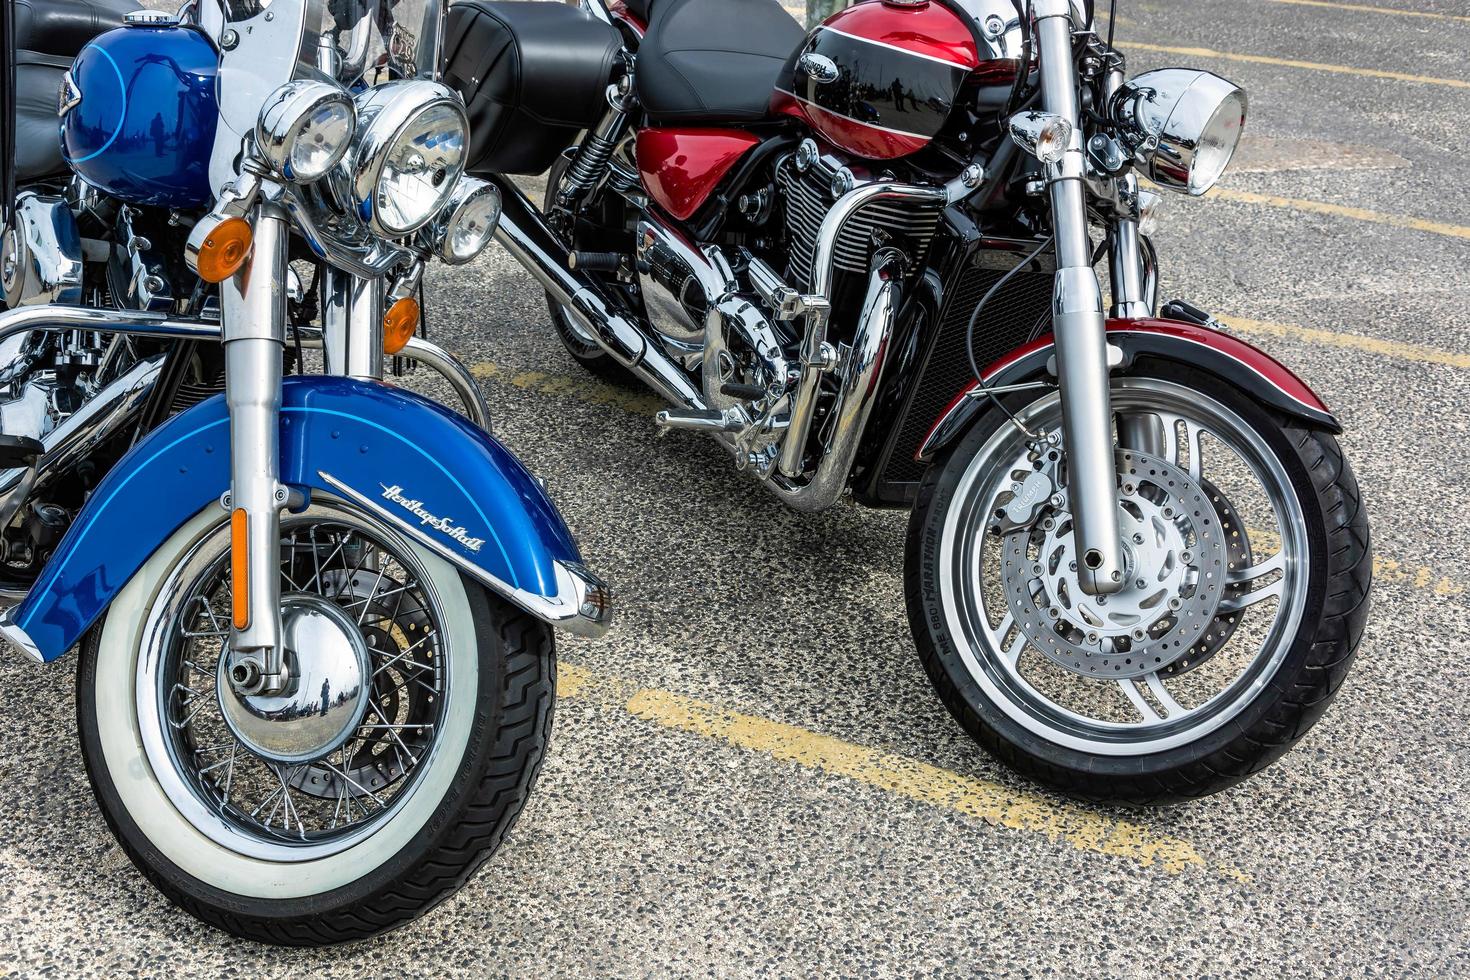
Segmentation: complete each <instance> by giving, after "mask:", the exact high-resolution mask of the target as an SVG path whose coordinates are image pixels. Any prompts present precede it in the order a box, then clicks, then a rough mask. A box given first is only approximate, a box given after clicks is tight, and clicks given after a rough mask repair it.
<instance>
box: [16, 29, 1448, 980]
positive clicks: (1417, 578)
mask: <svg viewBox="0 0 1470 980" xmlns="http://www.w3.org/2000/svg"><path fill="white" fill-rule="evenodd" d="M1371 3H1372V4H1374V6H1371V7H1370V6H1368V5H1367V3H1364V4H1352V3H1327V2H1308V0H1295V2H1294V0H1228V2H1220V0H1169V2H1164V0H1119V3H1118V6H1117V10H1118V18H1117V32H1118V39H1119V40H1120V41H1123V42H1130V43H1134V44H1137V45H1141V47H1137V48H1133V49H1129V51H1128V53H1129V54H1130V60H1131V64H1130V71H1138V70H1143V69H1146V68H1153V67H1161V66H1163V65H1166V64H1171V63H1182V64H1189V65H1195V66H1198V67H1203V68H1208V69H1211V70H1214V71H1217V72H1220V73H1221V74H1224V75H1226V76H1228V77H1230V78H1232V79H1233V80H1235V81H1237V82H1238V83H1240V84H1241V85H1243V86H1244V87H1245V88H1246V89H1247V90H1248V91H1249V93H1250V98H1251V109H1252V113H1253V115H1252V118H1251V120H1250V123H1249V127H1248V133H1249V136H1248V140H1249V143H1248V144H1247V147H1246V150H1245V151H1244V153H1243V157H1242V160H1243V161H1244V162H1245V163H1247V164H1248V165H1246V166H1243V167H1241V168H1240V169H1239V171H1237V172H1234V173H1232V174H1229V175H1227V177H1226V179H1225V181H1224V183H1223V188H1224V191H1225V192H1226V193H1222V194H1220V195H1218V196H1216V197H1214V198H1210V199H1204V200H1193V199H1185V198H1182V197H1171V198H1170V199H1169V200H1168V201H1167V202H1166V206H1167V210H1166V212H1165V216H1164V221H1163V225H1162V229H1161V231H1160V233H1159V235H1158V238H1157V244H1158V247H1159V251H1160V253H1161V255H1162V257H1163V275H1164V280H1163V281H1164V289H1163V292H1164V295H1165V297H1176V296H1177V297H1183V298H1187V299H1189V300H1190V301H1191V302H1193V303H1195V304H1196V305H1198V306H1201V307H1204V308H1206V309H1211V310H1214V311H1217V312H1218V313H1220V314H1224V315H1228V316H1230V317H1233V318H1236V321H1234V322H1236V323H1237V324H1238V329H1240V330H1241V334H1242V336H1244V337H1246V338H1247V339H1249V340H1252V341H1253V342H1256V343H1258V344H1261V345H1262V346H1264V347H1265V348H1266V349H1267V350H1269V351H1270V352H1272V353H1273V354H1274V355H1275V356H1277V357H1278V358H1279V359H1281V360H1283V361H1284V362H1285V363H1287V364H1289V365H1291V366H1292V367H1294V368H1295V369H1296V370H1298V371H1299V372H1300V373H1301V374H1302V375H1303V377H1305V378H1306V379H1307V380H1308V381H1309V382H1310V383H1311V384H1313V385H1314V386H1315V387H1316V388H1317V390H1318V391H1319V392H1320V393H1321V394H1322V396H1323V397H1324V399H1325V400H1326V401H1327V402H1328V403H1329V404H1330V405H1332V406H1333V408H1334V409H1335V410H1336V411H1337V412H1338V413H1339V415H1340V417H1341V419H1342V421H1343V423H1344V425H1345V427H1346V430H1347V432H1346V434H1345V436H1344V437H1343V440H1342V441H1343V445H1344V447H1345V449H1346V451H1347V453H1348V454H1349V456H1350V457H1351V458H1352V460H1353V462H1354V465H1355V467H1356V469H1357V472H1358V476H1359V478H1360V480H1361V482H1362V485H1363V488H1364V491H1365V494H1366V497H1367V500H1368V504H1369V507H1370V511H1371V513H1372V517H1373V533H1374V544H1375V552H1376V554H1377V556H1378V564H1377V570H1378V584H1377V587H1376V591H1375V596H1374V608H1373V614H1372V617H1371V620H1370V623H1369V627H1368V632H1367V635H1366V637H1365V639H1364V642H1363V645H1362V649H1361V652H1360V656H1359V660H1358V663H1357V665H1356V667H1355V669H1354V671H1353V673H1352V674H1351V676H1350V678H1349V681H1348V683H1347V685H1346V687H1345V689H1344V690H1343V692H1342V694H1341V697H1340V698H1339V700H1338V702H1337V703H1336V704H1335V705H1334V706H1333V708H1332V709H1331V710H1330V711H1329V712H1328V713H1327V715H1326V717H1325V718H1324V719H1323V721H1322V722H1321V723H1320V724H1319V725H1318V726H1317V728H1316V729H1315V730H1314V731H1313V732H1312V733H1311V734H1310V735H1309V736H1308V737H1307V738H1306V739H1305V740H1304V741H1303V742H1302V743H1301V744H1300V745H1299V746H1298V747H1297V748H1296V750H1295V751H1293V752H1292V753H1290V754H1289V755H1287V756H1286V757H1285V758H1284V759H1283V760H1282V761H1281V762H1280V763H1278V764H1277V765H1275V766H1273V767H1272V768H1270V769H1268V770H1267V771H1266V772H1264V773H1263V774H1261V775H1260V776H1258V777H1256V778H1255V779H1252V780H1251V781H1249V782H1247V783H1245V784H1243V785H1241V786H1239V787H1238V788H1236V789H1233V790H1231V791H1229V792H1227V793H1224V794H1222V795H1219V796H1216V797H1213V798H1210V799H1207V800H1204V801H1201V802H1198V803H1194V804H1191V805H1189V806H1181V807H1174V808H1168V809H1162V810H1155V811H1143V812H1134V811H1121V810H1112V809H1106V808H1103V809H1098V808H1084V807H1078V806H1076V805H1074V804H1071V803H1068V802H1066V801H1065V800H1063V799H1061V798H1060V797H1056V796H1053V795H1051V794H1049V793H1046V792H1044V791H1042V790H1040V789H1038V788H1037V787H1035V786H1034V785H1031V784H1028V783H1026V782H1025V781H1023V780H1021V779H1018V778H1017V777H1015V776H1013V775H1011V774H1010V773H1009V772H1008V771H1007V770H1006V769H1005V768H1004V767H1002V766H1001V765H999V764H998V763H996V762H995V761H993V760H992V759H990V758H989V757H988V756H987V755H985V754H984V753H983V752H982V751H980V750H979V749H978V748H977V747H976V746H975V745H974V744H973V743H972V742H971V741H970V740H969V739H968V738H967V737H966V736H965V735H964V734H963V733H962V732H961V731H960V730H959V729H958V727H957V726H956V725H955V724H954V723H953V722H952V721H951V719H950V718H949V716H948V715H947V714H946V713H945V711H944V710H943V708H942V707H941V706H940V704H939V703H938V701H937V700H936V698H935V696H934V695H933V693H932V692H931V690H930V687H929V684H928V681H927V680H926V679H925V677H924V674H923V671H922V669H921V667H920V665H919V663H918V660H917V657H916V656H915V654H914V651H913V647H912V642H911V640H910V638H909V627H908V623H907V619H906V616H905V613H904V602H903V583H902V567H901V566H902V553H903V538H904V529H905V517H904V515H901V514H894V513H878V512H872V511H865V510H861V509H858V508H856V507H853V506H851V505H843V506H839V507H837V508H836V509H834V510H832V511H830V512H828V513H824V514H820V515H816V516H803V515H798V514H795V513H792V512H790V511H788V510H786V509H784V508H783V507H782V506H781V505H780V504H779V503H778V502H777V501H776V500H775V499H774V498H773V497H771V496H770V495H768V494H767V493H765V492H764V491H763V490H761V489H760V488H759V487H757V486H755V485H754V484H753V483H752V482H751V481H749V480H748V479H745V478H743V477H741V476H739V475H738V474H736V473H734V472H733V471H732V469H731V467H730V465H729V462H728V457H727V456H726V455H725V453H724V452H723V451H722V450H720V449H719V448H718V447H716V446H715V445H714V444H713V443H712V442H709V441H707V440H702V439H699V438H695V437H692V436H686V435H681V434H674V435H670V436H668V437H666V438H659V437H658V436H657V433H656V431H655V428H654V426H653V423H652V413H653V411H654V410H655V407H656V406H655V403H654V401H653V399H652V398H651V397H649V396H647V395H644V394H640V393H632V392H624V391H619V390H617V389H612V388H608V387H607V386H606V385H604V384H602V383H601V382H599V381H597V380H596V379H594V378H592V377H590V376H588V375H585V374H583V373H580V372H579V370H578V368H577V366H576V365H575V364H574V363H573V362H572V361H571V360H570V358H569V357H568V356H567V355H566V354H565V353H564V352H563V350H562V348H561V346H560V344H559V343H558V342H557V340H556V338H555V337H554V335H553V334H552V332H551V330H550V329H549V326H548V323H547V315H546V307H545V301H544V297H543V296H542V295H541V293H540V292H538V291H537V289H536V288H535V287H534V286H533V284H532V283H531V280H530V279H529V277H528V276H526V275H525V274H523V273H522V272H521V271H520V270H519V269H518V268H517V267H516V266H515V265H514V264H513V263H512V262H511V261H510V260H509V258H508V257H507V256H506V254H505V253H504V252H503V251H501V250H499V249H498V248H496V249H493V250H492V251H491V253H489V254H487V256H486V257H484V258H483V259H482V260H480V261H478V262H477V263H475V264H474V265H472V266H470V267H466V268H462V269H457V270H444V269H439V270H436V271H435V272H434V273H433V274H432V275H431V276H430V278H429V281H428V287H427V288H428V297H429V325H430V330H431V334H430V336H431V338H432V339H433V340H434V341H435V342H437V343H440V344H442V345H444V346H446V347H447V348H449V349H450V350H451V351H453V352H454V353H455V354H457V355H458V356H460V357H461V358H463V359H464V360H465V362H466V363H467V364H470V365H473V366H474V370H475V373H476V375H477V376H478V377H479V378H480V379H481V381H482V383H483V385H484V387H485V390H486V393H487V395H488V396H489V398H490V401H491V404H492V406H493V408H494V411H495V413H496V415H495V429H496V433H497V435H498V436H499V437H500V438H501V439H503V440H504V441H505V442H506V443H507V444H508V445H509V446H510V447H511V448H512V449H514V450H515V451H516V452H517V453H519V454H521V455H522V456H523V458H525V459H526V460H527V462H528V463H529V465H530V466H531V468H532V469H533V471H534V472H536V473H537V474H538V475H539V476H541V477H543V478H544V479H545V480H546V481H547V482H548V483H549V485H550V489H551V492H552V494H553V496H554V497H555V499H556V500H557V502H558V503H559V504H560V505H561V506H562V507H563V509H564V512H565V514H566V516H567V519H568V522H569V523H570V525H571V527H572V528H573V529H574V531H575V532H576V533H577V535H578V537H579V539H580V542H581V545H582V548H583V550H584V552H585V554H586V556H587V558H588V561H589V563H590V564H591V565H592V566H593V567H595V568H596V569H597V570H598V571H599V572H600V573H601V574H603V575H605V576H606V577H607V578H609V579H610V580H611V581H612V582H613V583H614V584H615V585H616V586H617V589H618V596H619V617H620V618H619V623H618V626H617V628H616V630H615V631H614V632H613V633H612V634H611V635H610V636H609V637H608V638H607V639H605V640H602V641H596V642H593V641H587V640H578V639H573V638H566V639H564V640H563V641H562V643H561V647H560V652H561V656H562V658H563V662H564V664H565V665H566V667H565V669H564V672H563V677H562V693H563V700H562V703H561V704H560V705H559V707H558V709H557V711H558V713H557V720H556V725H557V728H556V732H555V737H554V742H553V749H552V753H551V757H550V760H549V762H548V764H547V766H546V769H545V772H544V774H543V776H542V779H541V782H540V785H539V787H538V789H537V792H536V793H535V795H534V796H533V797H532V799H531V802H530V804H529V806H528V808H527V810H526V812H525V814H524V816H523V818H522V819H521V821H520V823H519V824H518V825H517V827H516V828H515V830H514V832H513V833H512V835H511V836H510V838H509V840H508V842H507V844H506V846H505V847H504V848H503V849H502V850H501V852H500V853H499V854H498V855H497V857H496V858H495V859H494V860H493V861H492V862H490V863H489V864H488V865H487V866H486V868H485V869H484V870H483V871H482V872H481V873H480V874H479V875H478V876H477V877H476V878H475V879H473V881H472V882H471V883H470V885H469V886H468V887H466V888H465V889H464V891H463V892H461V893H460V894H459V895H458V896H456V897H455V898H453V899H451V900H450V901H448V902H446V903H445V904H444V905H443V906H441V907H440V908H438V909H437V910H435V911H434V912H432V913H430V914H429V915H428V916H426V917H425V918H423V919H422V920H420V921H419V922H417V923H415V924H414V925H412V926H410V927H409V928H406V929H404V930H402V931H400V932H398V933H396V934H394V935H391V936H389V937H386V938H384V939H381V940H378V941H374V942H371V943H367V944H361V945H357V946H353V947H350V948H345V949H335V950H328V951H322V952H304V951H303V952H285V951H278V950H273V949H269V948H262V947H256V946H251V945H247V944H243V943H239V942H235V941H233V940H230V939H228V938H226V937H224V936H222V935H220V934H218V933H216V932H212V931H210V930H209V929H207V928H205V927H203V926H201V925H200V924H198V923H197V922H195V921H194V920H193V919H192V918H190V917H189V916H187V915H185V914H183V913H181V912H179V911H177V910H175V909H174V908H172V907H171V906H169V905H168V904H167V902H165V901H164V900H163V899H162V898H161V896H160V895H159V894H158V893H157V892H155V891H154V890H153V888H152V887H151V886H150V885H148V884H147V882H145V881H144V880H143V878H142V877H141V876H140V875H139V874H138V873H137V872H136V871H135V870H134V869H133V868H132V867H131V865H130V864H129V863H128V861H127V860H126V858H125V857H124V856H123V855H122V853H121V852H120V851H119V849H118V848H117V847H116V846H115V844H114V842H113V839H112V837H111V835H110V834H109V833H108V831H107V828H106V826H105V825H104V823H103V821H102V818H101V816H100V814H99V813H98V811H97V808H96V806H95V805H94V803H93V800H92V796H91V793H90V791H89V789H88V786H87V779H86V776H85V773H84V772H83V769H82V763H81V759H80V756H79V753H78V750H77V747H76V738H75V731H74V724H75V718H74V711H73V708H72V701H73V690H72V689H73V667H74V663H75V660H74V658H67V659H65V660H63V661H61V662H60V663H58V664H55V665H53V666H51V667H50V668H48V669H46V670H37V669H33V668H31V667H29V666H26V665H23V664H22V663H20V662H19V661H18V660H14V659H8V658H7V659H5V660H3V661H0V713H3V716H4V717H5V718H6V719H7V724H5V725H4V726H3V728H0V812H3V813H4V814H5V816H6V825H7V830H6V833H5V834H4V836H3V838H0V900H3V909H4V911H3V912H0V973H7V972H13V973H15V974H17V975H30V976H34V975H37V974H39V973H42V972H46V971H49V972H51V973H54V974H58V975H63V974H65V975H69V974H84V973H85V974H95V975H119V974H129V975H149V976H183V975H190V976H240V977H252V978H257V977H262V978H263V977H276V976H282V977H284V976H301V975H309V974H319V975H322V976H332V975H343V974H351V975H382V976H410V975H411V976H425V977H439V976H448V975H472V976H484V975H507V976H632V975H638V976H643V975H658V976H686V975H717V976H744V975H779V976H793V977H810V976H819V975H874V976H879V975H881V976H914V975H932V976H959V975H979V974H985V975H1053V976H1063V977H1070V976H1106V977H1145V976H1158V975H1164V976H1221V977H1224V976H1245V975H1249V976H1261V977H1298V976H1300V977H1308V976H1310V977H1338V976H1407V975H1416V976H1434V977H1444V976H1452V975H1465V974H1470V894H1467V880H1470V858H1467V854H1470V829H1467V828H1470V735H1467V732H1470V656H1467V654H1470V567H1467V564H1466V561H1465V556H1466V555H1467V554H1470V521H1466V520H1464V519H1463V517H1461V516H1457V514H1458V510H1459V507H1461V506H1463V505H1464V501H1465V488H1466V487H1467V486H1470V454H1467V453H1466V452H1464V449H1463V447H1465V446H1466V445H1467V444H1470V421H1467V408H1470V261H1467V258H1466V257H1467V254H1470V252H1467V250H1470V241H1467V240H1466V239H1467V237H1470V230H1467V229H1466V226H1470V159H1467V155H1466V154H1467V150H1470V143H1467V141H1466V138H1465V120H1466V119H1467V118H1470V65H1467V63H1466V60H1465V57H1464V55H1465V52H1466V50H1467V49H1470V8H1467V7H1466V6H1465V0H1437V2H1433V3H1417V2H1410V0H1371ZM155 5H157V4H155ZM1100 6H1103V7H1105V6H1106V5H1105V4H1100ZM1425 14H1433V15H1434V16H1421V15H1425ZM1161 48H1190V49H1205V50H1206V51H1208V52H1214V53H1215V54H1212V55H1188V56H1185V55H1176V54H1171V53H1167V52H1163V51H1160V50H1159V49H1161ZM1220 54H1234V55H1243V56H1248V57H1249V59H1250V60H1241V59H1239V58H1228V57H1220V56H1218V55H1220ZM1289 63H1290V64H1289ZM1301 63H1307V64H1312V65H1327V66H1337V67H1344V68H1348V69H1353V68H1356V69H1362V71H1361V72H1354V71H1329V70H1323V69H1321V68H1311V67H1297V66H1296V65H1298V64H1301ZM1384 71H1392V72H1394V73H1397V74H1399V75H1402V76H1417V77H1420V78H1422V79H1439V80H1443V79H1452V80H1461V81H1463V82H1464V83H1466V86H1465V87H1456V86H1452V85H1445V84H1441V83H1439V82H1436V81H1424V80H1416V79H1415V78H1385V77H1381V75H1378V74H1374V73H1375V72H1384ZM1231 192H1234V195H1235V196H1232V194H1231ZM1263 198H1265V199H1269V200H1267V201H1262V200H1261V199H1263ZM1292 202H1298V203H1296V204H1293V203H1292ZM1300 202H1308V204H1307V205H1303V204H1301V203H1300ZM1312 202H1315V203H1316V204H1319V205H1325V206H1326V207H1324V208H1316V209H1313V208H1312V207H1310V203H1312ZM1355 209H1356V210H1359V211H1364V210H1365V211H1369V212H1372V213H1374V214H1376V215H1380V216H1388V217H1390V218H1392V219H1394V220H1391V221H1380V220H1374V219H1366V220H1365V218H1364V217H1363V216H1362V215H1356V216H1355V215H1354V214H1352V213H1350V212H1352V211H1353V210H1355ZM1426 225H1433V226H1435V227H1433V228H1426V227H1425V226H1426ZM1440 226H1443V227H1440ZM1457 228H1458V231H1457V230H1456V229H1457ZM407 383H409V384H410V385H412V386H414V387H420V388H423V389H424V390H426V391H429V392H432V393H434V394H436V395H437V396H440V397H443V398H444V399H445V400H451V398H452V396H451V395H449V393H448V392H447V391H445V390H443V389H442V388H440V387H437V386H435V385H434V384H432V383H431V382H430V381H429V379H427V378H426V377H425V376H424V375H423V374H422V373H420V374H417V375H413V376H410V378H409V379H408V382H407ZM1457 446H1458V447H1461V448H1460V449H1456V447H1457Z"/></svg>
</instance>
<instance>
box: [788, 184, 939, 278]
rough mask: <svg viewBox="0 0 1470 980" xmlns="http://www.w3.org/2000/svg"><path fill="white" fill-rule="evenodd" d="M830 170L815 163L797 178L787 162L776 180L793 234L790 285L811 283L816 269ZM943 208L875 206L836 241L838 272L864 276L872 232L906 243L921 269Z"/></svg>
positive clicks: (908, 204)
mask: <svg viewBox="0 0 1470 980" xmlns="http://www.w3.org/2000/svg"><path fill="white" fill-rule="evenodd" d="M832 174H833V172H832V170H831V168H829V167H828V166H827V165H826V164H825V163H823V162H822V161H820V160H819V161H817V162H816V163H814V164H813V165H812V166H811V169H809V170H808V171H807V172H806V173H804V174H802V173H798V172H797V170H796V164H795V163H794V162H793V161H792V160H790V159H788V160H787V161H786V162H785V163H784V164H782V165H781V167H780V169H779V170H778V171H777V178H776V179H777V181H778V182H779V184H780V187H781V194H782V197H784V198H785V201H786V221H787V226H788V228H789V229H790V233H791V262H790V265H789V266H788V267H787V269H786V275H787V278H788V280H789V281H790V282H791V283H792V284H793V285H796V286H798V287H799V288H806V287H807V286H809V285H810V283H811V281H812V265H813V263H814V262H815V261H816V254H817V235H818V233H819V232H820V231H821V230H822V221H823V220H824V219H825V218H826V217H827V213H828V212H829V211H831V210H832V205H833V203H834V202H833V200H832ZM941 210H942V208H941V206H940V205H938V204H915V203H914V202H912V201H875V202H874V203H872V204H869V205H868V206H867V207H865V208H863V209H862V210H861V211H859V212H858V213H857V214H855V215H853V216H852V217H851V218H849V219H848V220H847V224H846V225H844V226H843V227H842V233H841V235H839V236H838V239H837V248H836V250H835V252H834V254H835V264H836V267H837V271H839V272H858V273H863V274H866V273H867V271H868V263H869V262H870V261H871V260H872V257H873V233H874V232H875V231H877V230H878V229H882V230H883V231H884V232H885V233H887V234H889V235H893V236H894V237H896V238H899V239H902V240H903V245H904V246H905V250H906V251H907V252H908V254H909V258H910V259H912V260H913V265H914V267H915V268H922V263H923V261H924V257H925V255H926V254H927V253H928V251H929V243H930V242H932V241H933V240H934V232H935V229H936V228H937V227H938V225H939V215H940V212H941Z"/></svg>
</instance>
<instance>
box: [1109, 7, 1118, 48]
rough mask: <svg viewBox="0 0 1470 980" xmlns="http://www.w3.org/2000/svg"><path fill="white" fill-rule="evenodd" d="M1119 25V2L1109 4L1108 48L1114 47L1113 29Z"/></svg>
mask: <svg viewBox="0 0 1470 980" xmlns="http://www.w3.org/2000/svg"><path fill="white" fill-rule="evenodd" d="M1117 25H1118V0H1112V3H1110V4H1108V47H1110V48H1111V47H1112V46H1113V28H1114V27H1116V26H1117Z"/></svg>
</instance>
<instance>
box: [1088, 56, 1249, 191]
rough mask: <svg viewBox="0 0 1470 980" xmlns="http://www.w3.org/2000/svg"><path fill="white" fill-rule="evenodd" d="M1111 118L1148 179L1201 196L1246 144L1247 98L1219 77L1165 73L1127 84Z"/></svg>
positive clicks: (1148, 74) (1150, 74) (1176, 70)
mask: <svg viewBox="0 0 1470 980" xmlns="http://www.w3.org/2000/svg"><path fill="white" fill-rule="evenodd" d="M1110 113H1111V116H1112V119H1113V121H1114V122H1115V123H1117V125H1118V128H1119V136H1120V137H1121V138H1122V140H1123V141H1124V143H1125V144H1126V145H1127V146H1128V147H1129V149H1130V150H1132V152H1133V158H1134V161H1135V162H1136V163H1137V164H1138V166H1139V168H1140V169H1141V170H1142V171H1143V174H1144V176H1146V177H1148V179H1149V180H1152V181H1153V182H1154V183H1155V184H1158V185H1159V186H1160V187H1167V188H1168V189H1170V190H1176V191H1184V192H1186V193H1188V194H1191V195H1193V196H1195V197H1198V196H1199V195H1201V194H1204V193H1205V192H1207V191H1208V190H1209V189H1210V188H1211V187H1213V186H1215V182H1216V181H1218V180H1219V179H1220V175H1221V174H1223V173H1224V172H1225V168H1226V167H1227V166H1229V164H1230V158H1231V157H1232V156H1234V155H1235V148H1236V147H1237V146H1238V145H1240V134H1241V130H1242V129H1243V128H1244V126H1245V116H1246V97H1245V92H1244V91H1242V90H1241V89H1240V88H1239V86H1237V85H1235V84H1233V83H1232V82H1228V81H1226V80H1225V79H1223V78H1221V77H1220V76H1219V75H1214V74H1211V73H1210V72H1207V71H1197V70H1195V69H1192V68H1161V69H1159V70H1157V71H1146V72H1144V73H1143V74H1142V75H1139V76H1138V77H1136V78H1133V79H1130V80H1128V81H1127V82H1124V83H1123V85H1122V86H1121V87H1120V88H1119V89H1118V92H1117V94H1116V95H1114V96H1113V101H1112V105H1111V107H1110Z"/></svg>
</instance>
